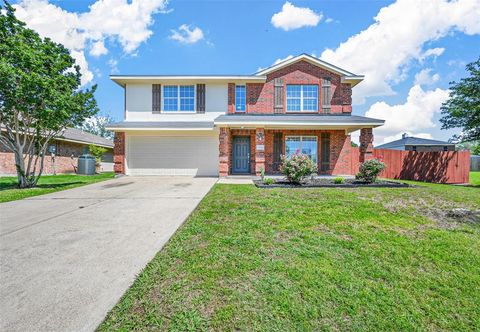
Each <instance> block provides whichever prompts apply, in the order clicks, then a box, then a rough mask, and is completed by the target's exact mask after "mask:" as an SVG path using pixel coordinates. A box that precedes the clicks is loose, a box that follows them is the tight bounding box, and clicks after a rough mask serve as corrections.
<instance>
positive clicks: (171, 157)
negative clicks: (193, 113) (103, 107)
mask: <svg viewBox="0 0 480 332" xmlns="http://www.w3.org/2000/svg"><path fill="white" fill-rule="evenodd" d="M126 159H127V174H129V175H188V176H218V135H208V136H207V135H201V136H127V158H126Z"/></svg>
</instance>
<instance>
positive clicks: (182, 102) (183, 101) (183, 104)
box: [163, 85, 195, 112]
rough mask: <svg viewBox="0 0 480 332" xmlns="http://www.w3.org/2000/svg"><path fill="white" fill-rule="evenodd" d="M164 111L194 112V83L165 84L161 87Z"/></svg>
mask: <svg viewBox="0 0 480 332" xmlns="http://www.w3.org/2000/svg"><path fill="white" fill-rule="evenodd" d="M163 111H164V112H195V86H194V85H165V86H164V87H163Z"/></svg>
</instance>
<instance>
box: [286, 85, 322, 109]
mask: <svg viewBox="0 0 480 332" xmlns="http://www.w3.org/2000/svg"><path fill="white" fill-rule="evenodd" d="M289 85H290V86H295V85H298V86H300V110H298V111H297V110H294V111H290V110H288V99H297V98H288V94H287V89H288V86H289ZM304 86H315V87H317V98H315V102H316V110H305V109H304V108H303V87H304ZM318 98H319V88H318V84H285V113H318V106H319V102H318ZM307 99H314V98H307Z"/></svg>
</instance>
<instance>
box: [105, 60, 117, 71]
mask: <svg viewBox="0 0 480 332" xmlns="http://www.w3.org/2000/svg"><path fill="white" fill-rule="evenodd" d="M107 65H108V66H109V67H110V73H111V74H117V73H118V60H115V59H110V60H108V61H107Z"/></svg>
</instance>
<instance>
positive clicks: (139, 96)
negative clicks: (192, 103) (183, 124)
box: [125, 82, 228, 121]
mask: <svg viewBox="0 0 480 332" xmlns="http://www.w3.org/2000/svg"><path fill="white" fill-rule="evenodd" d="M159 84H162V85H163V84H191V83H182V82H168V83H161V82H159ZM205 88H206V91H205V114H196V113H191V114H185V113H184V114H152V85H151V84H146V83H142V84H127V86H126V88H125V89H126V118H125V120H126V121H213V120H214V119H215V118H216V117H218V116H219V115H221V114H225V113H226V112H227V106H228V85H227V84H226V83H222V84H220V83H217V84H206V86H205ZM162 103H163V100H162Z"/></svg>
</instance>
